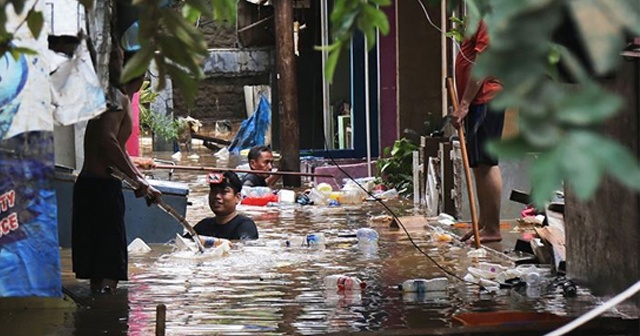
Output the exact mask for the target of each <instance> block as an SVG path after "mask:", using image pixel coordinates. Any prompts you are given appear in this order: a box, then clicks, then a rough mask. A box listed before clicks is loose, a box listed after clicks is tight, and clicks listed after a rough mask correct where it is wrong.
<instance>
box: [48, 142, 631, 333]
mask: <svg viewBox="0 0 640 336" xmlns="http://www.w3.org/2000/svg"><path fill="white" fill-rule="evenodd" d="M200 154H201V155H202V157H201V159H200V162H199V164H213V163H214V162H213V159H212V158H211V157H210V156H208V155H207V152H206V151H203V152H201V153H200ZM205 155H207V156H206V157H205ZM209 155H210V154H209ZM187 161H188V160H183V161H182V162H181V163H186V162H187ZM173 180H178V181H184V182H187V183H188V184H189V185H190V188H191V193H190V195H189V198H190V201H192V202H193V206H190V207H189V208H188V215H187V219H188V220H189V221H190V222H191V223H195V222H197V221H198V220H199V219H201V218H203V217H204V216H209V215H210V210H209V209H208V206H207V201H206V192H207V189H206V186H205V185H204V183H203V177H202V176H201V174H195V173H190V172H184V171H176V172H175V174H174V176H173ZM392 206H393V208H394V209H396V210H398V212H399V215H406V214H413V213H412V212H411V210H405V209H410V208H411V207H412V206H411V205H410V204H409V203H406V204H405V203H398V202H396V203H394V204H392ZM244 211H245V213H248V214H249V215H250V216H251V217H252V218H253V219H254V220H255V221H256V223H257V225H258V228H259V231H260V237H261V239H260V243H261V244H260V243H258V244H254V246H243V247H241V248H239V249H237V250H232V251H231V252H230V253H229V255H227V256H223V257H213V258H209V259H205V258H198V259H195V258H194V259H187V258H179V257H177V256H176V255H175V254H174V253H172V246H170V245H152V248H153V251H152V252H151V253H149V254H147V255H144V256H131V257H130V281H128V282H127V283H124V284H122V286H121V288H120V289H119V292H118V294H116V295H114V296H93V297H92V296H90V295H89V294H88V293H87V290H86V287H87V285H86V284H85V283H77V282H74V281H75V280H71V279H72V278H73V276H72V274H70V262H69V259H70V251H69V250H68V249H64V250H62V260H63V272H64V274H63V279H66V280H65V284H66V286H69V287H70V289H71V290H72V291H74V292H75V293H76V295H78V296H79V297H80V298H81V299H82V300H84V301H85V303H87V305H89V306H91V309H80V310H78V311H77V312H75V313H73V314H69V315H68V316H65V319H64V320H65V322H64V323H63V325H64V327H63V328H56V329H55V330H54V331H52V333H48V334H50V335H68V334H75V335H98V334H103V333H108V334H129V335H152V334H154V330H155V309H156V306H157V305H158V304H165V305H166V307H167V326H166V330H167V335H214V334H215V335H218V334H220V335H249V334H251V335H292V334H301V335H307V334H323V333H328V332H349V331H362V330H391V329H423V328H439V327H451V326H452V325H453V322H452V320H451V315H452V314H454V313H461V312H478V311H496V310H522V311H549V312H553V313H556V314H560V315H570V316H575V315H579V314H580V313H583V312H585V311H586V310H588V309H590V308H592V307H593V306H594V304H595V303H596V301H597V300H596V299H595V298H593V297H592V296H591V295H590V294H589V293H588V292H587V291H586V290H584V289H580V291H579V292H580V295H579V296H578V297H577V298H573V299H565V298H564V297H563V296H562V295H561V292H560V290H559V289H553V290H552V291H551V292H550V293H548V294H546V295H544V296H543V297H541V298H537V299H530V298H527V297H525V296H522V295H518V294H515V293H510V292H509V290H502V291H501V292H500V293H499V294H497V295H490V294H482V293H479V291H478V290H477V288H475V287H474V286H472V285H467V284H462V283H460V282H456V281H453V280H451V281H450V284H449V289H448V293H447V295H446V296H430V295H427V296H424V295H415V294H414V295H411V294H405V295H404V296H403V295H402V293H401V292H400V291H399V290H398V289H397V288H396V286H397V285H398V284H399V283H401V282H402V281H404V280H406V279H410V278H431V277H436V276H442V275H444V273H443V272H442V271H441V270H440V269H438V268H437V267H436V266H435V265H434V263H433V262H431V261H430V260H429V259H427V258H426V257H425V256H423V255H421V254H420V253H419V252H417V251H416V249H415V248H414V247H413V246H412V245H411V243H410V242H409V239H408V238H407V236H406V235H405V234H404V233H403V232H401V231H392V230H390V229H388V228H386V227H384V226H382V227H376V229H377V230H378V232H379V233H380V241H379V244H378V246H377V248H359V247H358V246H357V244H356V242H355V241H354V240H353V239H350V238H339V237H338V235H340V234H343V233H352V232H354V231H355V230H356V229H358V228H361V227H368V226H370V225H371V224H370V223H369V222H368V218H369V217H370V216H371V215H379V214H382V213H383V210H382V208H381V207H380V206H379V205H376V204H369V203H367V204H364V205H362V206H349V207H345V206H343V207H335V208H320V207H314V206H307V207H301V208H296V209H289V210H282V211H278V210H275V209H270V210H269V209H267V208H265V209H262V210H255V209H253V208H252V209H250V210H247V209H246V208H245V209H244ZM313 232H322V233H324V235H325V236H326V237H327V239H328V241H329V244H327V246H326V248H323V249H317V248H305V247H300V248H286V247H283V246H279V245H278V244H279V243H282V242H284V241H285V240H286V239H290V238H291V237H294V236H300V235H303V234H306V233H313ZM412 237H413V239H414V241H415V242H416V243H417V244H418V245H419V246H421V247H422V248H423V249H424V250H425V251H427V252H428V254H429V255H431V256H432V257H433V258H434V259H435V260H437V261H438V262H439V263H440V264H441V265H442V266H444V267H447V268H448V269H450V270H451V271H453V272H455V273H456V274H458V275H460V276H464V274H466V270H467V267H468V266H469V265H471V264H472V263H475V262H477V261H492V262H500V263H503V264H505V265H508V263H507V262H506V261H505V260H503V259H501V258H498V257H496V256H495V255H490V257H487V258H479V259H478V258H476V259H471V258H469V257H467V256H466V253H467V251H469V248H468V247H465V246H459V245H455V244H448V243H433V242H429V241H428V239H427V236H426V231H424V230H413V231H412ZM338 273H340V274H345V273H346V274H350V275H354V276H357V277H359V278H360V279H362V280H364V281H366V283H367V284H368V287H367V288H366V289H365V290H364V291H362V292H361V293H352V294H337V293H334V292H330V291H326V290H325V289H324V288H323V284H322V280H323V278H324V277H325V276H327V275H331V274H338ZM611 314H612V315H614V316H620V315H618V314H616V313H615V312H614V313H611Z"/></svg>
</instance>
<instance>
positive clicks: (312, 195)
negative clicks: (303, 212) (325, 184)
mask: <svg viewBox="0 0 640 336" xmlns="http://www.w3.org/2000/svg"><path fill="white" fill-rule="evenodd" d="M309 199H310V200H311V201H312V202H313V204H316V205H325V204H327V203H329V196H328V195H327V194H325V193H323V192H322V191H319V190H318V189H311V191H309Z"/></svg>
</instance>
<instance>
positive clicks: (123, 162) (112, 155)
mask: <svg viewBox="0 0 640 336" xmlns="http://www.w3.org/2000/svg"><path fill="white" fill-rule="evenodd" d="M125 115H126V112H125V111H124V110H123V111H117V112H106V113H103V114H102V116H101V117H100V127H99V132H100V135H99V141H100V146H99V148H100V149H102V151H103V153H104V155H105V156H106V157H107V159H108V162H109V163H110V164H113V165H114V166H115V167H116V168H117V169H119V170H120V171H121V172H123V173H124V174H125V175H127V176H128V177H130V178H132V179H134V180H136V181H138V182H139V183H140V185H141V188H139V189H137V190H136V191H135V194H136V197H143V196H145V197H146V198H147V200H148V201H150V202H153V203H157V202H158V201H159V200H160V195H161V193H160V191H158V190H157V189H155V188H153V187H151V186H150V185H149V182H147V180H146V179H145V178H144V176H143V175H142V173H140V171H138V169H137V168H136V167H135V165H134V164H133V162H132V161H131V158H130V157H129V155H127V153H126V152H125V150H124V147H123V146H122V144H120V142H119V141H118V130H119V129H120V125H121V123H122V121H123V119H124V117H125Z"/></svg>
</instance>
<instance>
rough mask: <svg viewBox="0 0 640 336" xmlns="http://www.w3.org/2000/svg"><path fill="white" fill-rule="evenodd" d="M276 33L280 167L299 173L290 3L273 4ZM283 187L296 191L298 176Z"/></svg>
mask: <svg viewBox="0 0 640 336" xmlns="http://www.w3.org/2000/svg"><path fill="white" fill-rule="evenodd" d="M273 6H274V16H275V29H276V80H277V83H278V97H277V99H276V103H277V104H278V105H279V107H280V108H279V117H280V144H281V151H280V167H281V168H282V169H283V170H286V171H294V172H295V171H300V130H299V125H298V97H297V94H298V92H297V87H296V59H295V55H294V51H293V0H274V1H273ZM282 184H283V185H284V186H285V187H299V186H300V184H301V181H300V176H291V175H289V176H284V178H283V179H282Z"/></svg>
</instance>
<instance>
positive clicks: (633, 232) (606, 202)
mask: <svg viewBox="0 0 640 336" xmlns="http://www.w3.org/2000/svg"><path fill="white" fill-rule="evenodd" d="M603 83H604V85H605V86H606V87H607V88H608V89H609V90H611V91H613V92H617V93H618V94H619V95H620V96H622V97H623V98H624V100H625V105H624V107H623V108H622V110H621V111H620V112H619V113H618V115H616V116H615V117H614V118H612V119H611V120H610V121H608V122H607V123H606V125H604V127H603V133H604V134H605V135H607V136H610V137H612V138H614V139H616V140H617V141H619V142H620V143H622V144H623V145H624V146H625V147H627V148H629V149H630V150H631V151H632V153H635V154H636V157H638V153H639V150H640V145H639V143H640V135H639V134H640V132H639V131H640V130H639V126H638V123H639V119H638V115H640V109H639V102H638V101H639V99H640V59H637V58H636V59H635V60H624V61H622V64H621V69H620V71H619V72H618V74H617V75H616V76H615V77H613V78H611V79H607V80H604V81H603ZM566 205H567V206H566V214H565V222H566V244H567V245H566V247H567V272H568V275H569V276H570V277H572V278H576V279H578V280H580V282H583V283H584V284H586V285H588V286H589V288H591V289H593V290H594V291H595V292H596V293H597V294H603V295H606V294H617V293H619V292H621V291H623V290H625V289H626V288H627V287H629V286H631V285H632V284H634V283H635V282H636V281H638V279H640V258H639V257H638V244H639V243H640V217H639V216H638V212H639V209H640V195H639V194H638V192H636V191H631V190H629V189H627V188H625V187H623V186H621V185H620V184H618V183H617V182H615V181H613V180H612V179H610V178H606V179H605V180H604V181H603V182H602V184H601V186H600V188H599V189H598V191H597V192H596V194H595V196H594V197H593V199H592V200H590V201H589V202H584V203H581V202H578V201H577V200H576V198H575V197H574V195H573V194H572V193H571V191H570V190H567V200H566ZM635 304H636V305H638V306H640V295H636V296H635Z"/></svg>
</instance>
